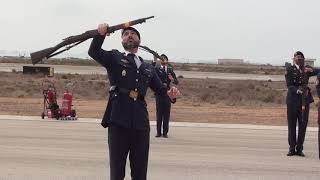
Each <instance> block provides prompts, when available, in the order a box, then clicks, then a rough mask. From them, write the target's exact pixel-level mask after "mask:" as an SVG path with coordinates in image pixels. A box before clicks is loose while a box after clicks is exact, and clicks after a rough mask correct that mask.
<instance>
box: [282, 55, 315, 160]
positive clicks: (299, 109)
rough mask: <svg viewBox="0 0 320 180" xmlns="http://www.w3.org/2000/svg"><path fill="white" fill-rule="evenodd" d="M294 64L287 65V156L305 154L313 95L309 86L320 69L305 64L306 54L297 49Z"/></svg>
mask: <svg viewBox="0 0 320 180" xmlns="http://www.w3.org/2000/svg"><path fill="white" fill-rule="evenodd" d="M293 60H294V64H293V65H286V75H285V78H286V83H287V87H288V93H287V99H286V104H287V119H288V142H289V152H288V154H287V156H293V155H298V156H305V155H304V153H303V142H304V139H305V134H306V129H307V125H308V118H309V107H310V103H312V102H313V101H314V100H313V97H312V94H311V91H310V88H309V87H308V81H309V77H310V76H315V75H317V74H318V72H319V70H318V69H313V68H311V67H310V66H309V67H308V66H306V67H305V65H304V55H303V53H302V52H300V51H297V52H296V53H295V54H294V58H293ZM297 121H298V138H297V137H296V125H297Z"/></svg>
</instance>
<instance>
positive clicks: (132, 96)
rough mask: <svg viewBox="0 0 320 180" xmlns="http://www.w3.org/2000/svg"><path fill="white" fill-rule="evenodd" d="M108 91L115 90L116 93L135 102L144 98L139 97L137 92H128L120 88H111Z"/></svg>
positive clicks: (128, 90)
mask: <svg viewBox="0 0 320 180" xmlns="http://www.w3.org/2000/svg"><path fill="white" fill-rule="evenodd" d="M110 89H115V91H116V92H118V93H120V94H124V95H127V96H129V97H130V98H132V99H133V100H135V101H136V100H137V99H139V100H142V101H144V96H143V95H141V94H140V93H139V92H138V91H137V90H130V89H126V88H121V87H115V88H114V87H113V88H112V87H111V88H110Z"/></svg>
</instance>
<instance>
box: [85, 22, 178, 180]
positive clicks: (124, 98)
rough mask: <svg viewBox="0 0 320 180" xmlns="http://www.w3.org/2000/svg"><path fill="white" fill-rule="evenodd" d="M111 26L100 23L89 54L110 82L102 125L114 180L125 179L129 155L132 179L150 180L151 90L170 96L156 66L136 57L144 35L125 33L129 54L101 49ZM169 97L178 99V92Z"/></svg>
mask: <svg viewBox="0 0 320 180" xmlns="http://www.w3.org/2000/svg"><path fill="white" fill-rule="evenodd" d="M107 28H108V26H107V24H100V25H99V27H98V32H99V34H100V35H98V36H96V37H94V38H93V40H92V43H91V46H90V49H89V55H90V56H91V57H92V58H93V59H94V60H96V61H97V62H99V63H100V64H101V65H102V66H104V67H105V68H106V70H107V73H108V78H109V81H110V85H111V88H110V96H109V101H108V106H107V109H106V112H105V115H104V117H103V121H102V125H103V126H104V127H108V145H109V157H110V180H123V179H124V177H125V166H126V159H127V155H128V154H129V159H130V167H131V177H132V180H146V179H147V166H148V154H149V143H150V142H149V141H150V126H149V117H148V111H147V104H146V101H145V99H144V97H145V95H146V92H147V88H148V87H150V88H151V89H152V90H153V91H154V92H155V93H156V94H162V95H167V88H166V87H164V86H163V85H162V83H161V81H160V79H159V77H158V76H157V74H156V72H155V70H154V67H153V66H152V65H150V64H148V63H145V62H144V61H143V60H142V58H140V57H138V56H137V55H136V53H137V51H138V46H139V44H140V34H139V32H138V31H137V30H136V29H135V28H133V27H128V28H126V29H124V30H123V31H122V45H123V47H124V49H125V50H126V53H121V52H119V51H118V50H111V51H105V50H103V49H101V46H102V44H103V41H104V39H105V36H106V35H108V34H106V32H107ZM170 92H171V93H170V94H169V97H171V98H175V94H174V91H170Z"/></svg>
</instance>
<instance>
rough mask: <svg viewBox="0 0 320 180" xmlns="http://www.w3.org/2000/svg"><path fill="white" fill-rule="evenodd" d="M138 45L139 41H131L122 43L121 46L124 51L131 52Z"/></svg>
mask: <svg viewBox="0 0 320 180" xmlns="http://www.w3.org/2000/svg"><path fill="white" fill-rule="evenodd" d="M139 45H140V41H133V42H122V46H123V48H124V49H125V50H131V49H135V48H138V47H139Z"/></svg>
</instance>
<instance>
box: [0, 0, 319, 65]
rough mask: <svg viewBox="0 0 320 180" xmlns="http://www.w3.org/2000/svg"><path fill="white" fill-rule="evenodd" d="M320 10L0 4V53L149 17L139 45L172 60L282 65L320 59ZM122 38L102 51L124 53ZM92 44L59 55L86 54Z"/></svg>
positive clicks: (277, 0)
mask: <svg viewBox="0 0 320 180" xmlns="http://www.w3.org/2000/svg"><path fill="white" fill-rule="evenodd" d="M319 7H320V1H319V0H112V1H111V0H1V10H0V23H1V29H0V32H1V33H0V50H7V51H11V50H21V51H31V52H32V51H35V50H40V49H43V48H47V47H51V46H54V45H56V44H57V43H59V42H60V41H61V39H62V38H65V37H68V36H70V35H77V34H81V33H83V32H85V31H86V30H91V29H95V28H96V27H97V25H98V24H99V23H101V22H107V23H109V24H110V25H115V24H119V23H122V22H126V21H128V20H133V19H137V18H141V17H146V16H152V15H153V16H156V18H155V19H151V20H149V21H148V22H147V23H145V24H141V25H137V26H136V28H137V29H138V30H139V31H140V33H141V37H142V44H144V45H147V46H149V47H150V48H152V49H154V50H156V51H158V52H159V53H165V54H167V55H168V57H169V58H170V59H172V60H175V61H183V60H185V62H186V61H188V62H201V61H216V59H218V58H243V59H245V60H246V61H250V62H255V63H271V64H284V62H285V61H286V60H288V59H290V58H291V57H292V55H293V53H294V52H295V51H296V50H301V51H303V52H304V53H305V56H306V57H310V58H318V61H320V51H319V47H318V44H319V42H320V36H319V33H320V23H319V17H320V8H319ZM120 40H121V39H120V33H119V32H116V33H114V34H113V35H112V36H111V37H109V39H108V40H106V41H105V43H104V45H103V48H104V49H119V50H122V46H121V44H120ZM90 41H91V40H88V42H86V43H84V44H82V45H80V46H79V47H75V48H74V49H72V50H70V51H69V52H68V53H64V56H71V55H80V56H84V57H87V55H86V51H87V49H88V47H89V43H90ZM147 58H148V57H147ZM318 63H319V62H318ZM318 63H317V64H318Z"/></svg>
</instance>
